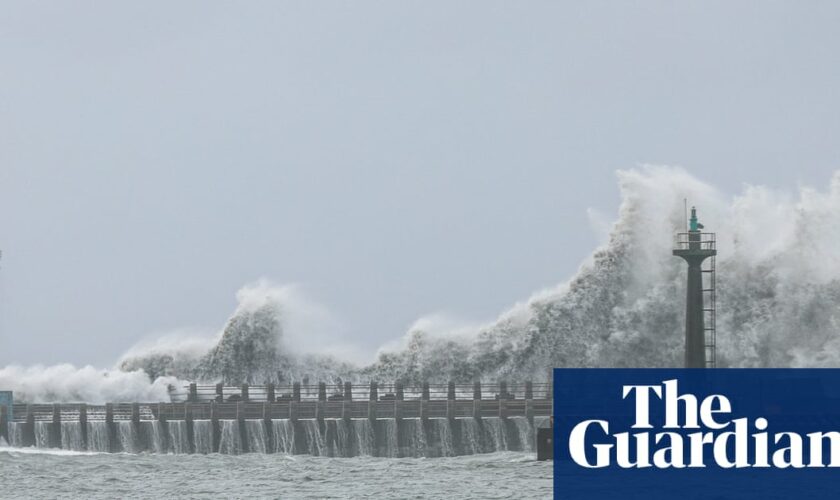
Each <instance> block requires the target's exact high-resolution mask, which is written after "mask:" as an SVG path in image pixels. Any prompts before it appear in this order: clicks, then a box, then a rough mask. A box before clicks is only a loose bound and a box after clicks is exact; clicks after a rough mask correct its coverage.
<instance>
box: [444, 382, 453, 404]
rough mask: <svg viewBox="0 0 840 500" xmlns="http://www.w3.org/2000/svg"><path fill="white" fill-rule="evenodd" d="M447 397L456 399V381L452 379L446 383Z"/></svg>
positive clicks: (450, 399) (451, 399)
mask: <svg viewBox="0 0 840 500" xmlns="http://www.w3.org/2000/svg"><path fill="white" fill-rule="evenodd" d="M446 399H448V400H449V401H455V382H452V381H451V380H450V381H449V383H448V384H447V385H446Z"/></svg>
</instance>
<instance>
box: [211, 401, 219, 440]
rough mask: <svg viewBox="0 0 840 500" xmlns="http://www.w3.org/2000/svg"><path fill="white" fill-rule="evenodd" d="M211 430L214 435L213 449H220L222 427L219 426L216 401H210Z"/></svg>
mask: <svg viewBox="0 0 840 500" xmlns="http://www.w3.org/2000/svg"><path fill="white" fill-rule="evenodd" d="M210 432H211V434H212V435H213V451H214V452H216V451H219V442H220V441H221V440H222V433H221V429H220V428H219V410H218V408H217V407H216V402H215V401H211V402H210Z"/></svg>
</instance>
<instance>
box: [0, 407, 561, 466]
mask: <svg viewBox="0 0 840 500" xmlns="http://www.w3.org/2000/svg"><path fill="white" fill-rule="evenodd" d="M544 420H546V418H545V417H537V418H535V419H528V418H525V417H513V418H486V419H476V418H472V417H467V418H459V419H445V418H430V419H401V420H395V419H379V420H369V419H324V420H315V419H302V420H297V421H292V420H288V419H272V420H268V421H266V420H262V419H248V420H242V421H240V420H235V419H222V420H218V421H215V422H214V421H211V420H193V421H187V420H169V421H159V420H142V421H140V422H139V423H137V422H132V421H131V420H121V421H117V422H114V423H113V424H108V423H106V422H105V421H104V420H98V421H88V422H86V424H85V426H84V427H82V425H81V424H80V422H78V421H69V422H60V423H58V424H57V425H58V427H59V431H58V432H55V429H54V426H55V425H56V424H54V423H53V422H51V421H36V422H34V426H33V429H34V432H33V434H32V435H30V436H27V433H28V430H27V425H28V424H27V423H26V422H10V423H9V424H8V425H9V429H8V438H9V444H10V445H11V446H14V447H26V446H35V447H38V448H61V449H66V450H75V451H95V452H111V453H214V452H218V453H223V454H240V453H282V454H288V455H293V454H308V455H315V456H330V457H353V456H379V457H446V456H456V455H468V454H475V453H490V452H495V451H528V452H530V451H534V441H535V429H536V428H537V427H538V426H540V425H541V424H542V423H543V421H544ZM56 439H58V440H56Z"/></svg>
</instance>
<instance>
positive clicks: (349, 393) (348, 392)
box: [344, 382, 353, 401]
mask: <svg viewBox="0 0 840 500" xmlns="http://www.w3.org/2000/svg"><path fill="white" fill-rule="evenodd" d="M344 400H345V401H353V385H352V384H350V382H344Z"/></svg>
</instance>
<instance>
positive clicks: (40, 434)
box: [35, 421, 52, 448]
mask: <svg viewBox="0 0 840 500" xmlns="http://www.w3.org/2000/svg"><path fill="white" fill-rule="evenodd" d="M51 431H52V422H42V421H36V422H35V446H36V447H38V448H49V447H50V434H51Z"/></svg>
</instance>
